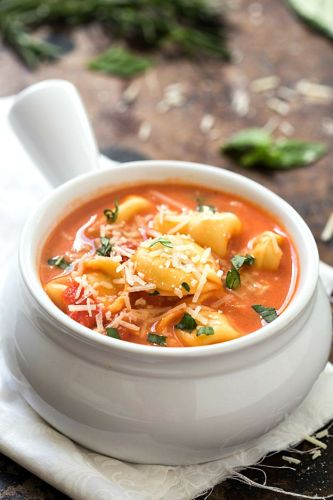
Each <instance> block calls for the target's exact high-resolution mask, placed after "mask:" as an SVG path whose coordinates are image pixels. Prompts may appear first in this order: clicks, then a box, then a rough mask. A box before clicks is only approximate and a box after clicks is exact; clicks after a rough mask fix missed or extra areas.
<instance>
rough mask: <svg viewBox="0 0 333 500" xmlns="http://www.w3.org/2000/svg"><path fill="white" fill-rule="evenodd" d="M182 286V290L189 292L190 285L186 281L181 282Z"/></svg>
mask: <svg viewBox="0 0 333 500" xmlns="http://www.w3.org/2000/svg"><path fill="white" fill-rule="evenodd" d="M182 287H183V288H184V290H186V291H187V292H189V291H190V290H191V288H190V285H189V284H188V283H186V281H184V282H183V283H182Z"/></svg>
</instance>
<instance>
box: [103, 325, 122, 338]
mask: <svg viewBox="0 0 333 500" xmlns="http://www.w3.org/2000/svg"><path fill="white" fill-rule="evenodd" d="M106 335H107V336H108V337H112V338H113V339H119V340H120V335H119V331H118V328H113V327H111V326H110V327H108V328H106Z"/></svg>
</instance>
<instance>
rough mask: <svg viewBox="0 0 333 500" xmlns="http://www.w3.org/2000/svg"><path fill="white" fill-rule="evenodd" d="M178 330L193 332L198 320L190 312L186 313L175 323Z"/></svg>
mask: <svg viewBox="0 0 333 500" xmlns="http://www.w3.org/2000/svg"><path fill="white" fill-rule="evenodd" d="M175 327H176V328H177V329H178V330H183V331H185V332H189V333H191V332H193V330H195V329H196V327H197V322H196V321H195V319H194V318H192V316H191V315H190V314H189V313H187V312H186V313H184V316H183V317H182V319H181V320H180V321H179V323H177V324H176V325H175Z"/></svg>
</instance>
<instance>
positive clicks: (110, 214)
mask: <svg viewBox="0 0 333 500" xmlns="http://www.w3.org/2000/svg"><path fill="white" fill-rule="evenodd" d="M103 213H104V215H105V217H106V220H107V221H108V222H116V220H117V219H118V214H119V203H118V200H116V201H115V202H114V209H113V210H111V209H110V208H106V209H105V210H104V212H103Z"/></svg>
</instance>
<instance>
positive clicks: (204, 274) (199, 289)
mask: <svg viewBox="0 0 333 500" xmlns="http://www.w3.org/2000/svg"><path fill="white" fill-rule="evenodd" d="M209 270H210V268H209V265H208V264H206V265H205V267H204V270H203V272H202V275H201V276H200V279H199V283H198V286H197V289H196V291H195V294H194V295H193V299H192V302H193V303H194V304H195V303H196V302H198V299H199V297H200V295H201V292H202V290H203V287H204V286H205V284H206V281H207V276H208V273H209Z"/></svg>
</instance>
